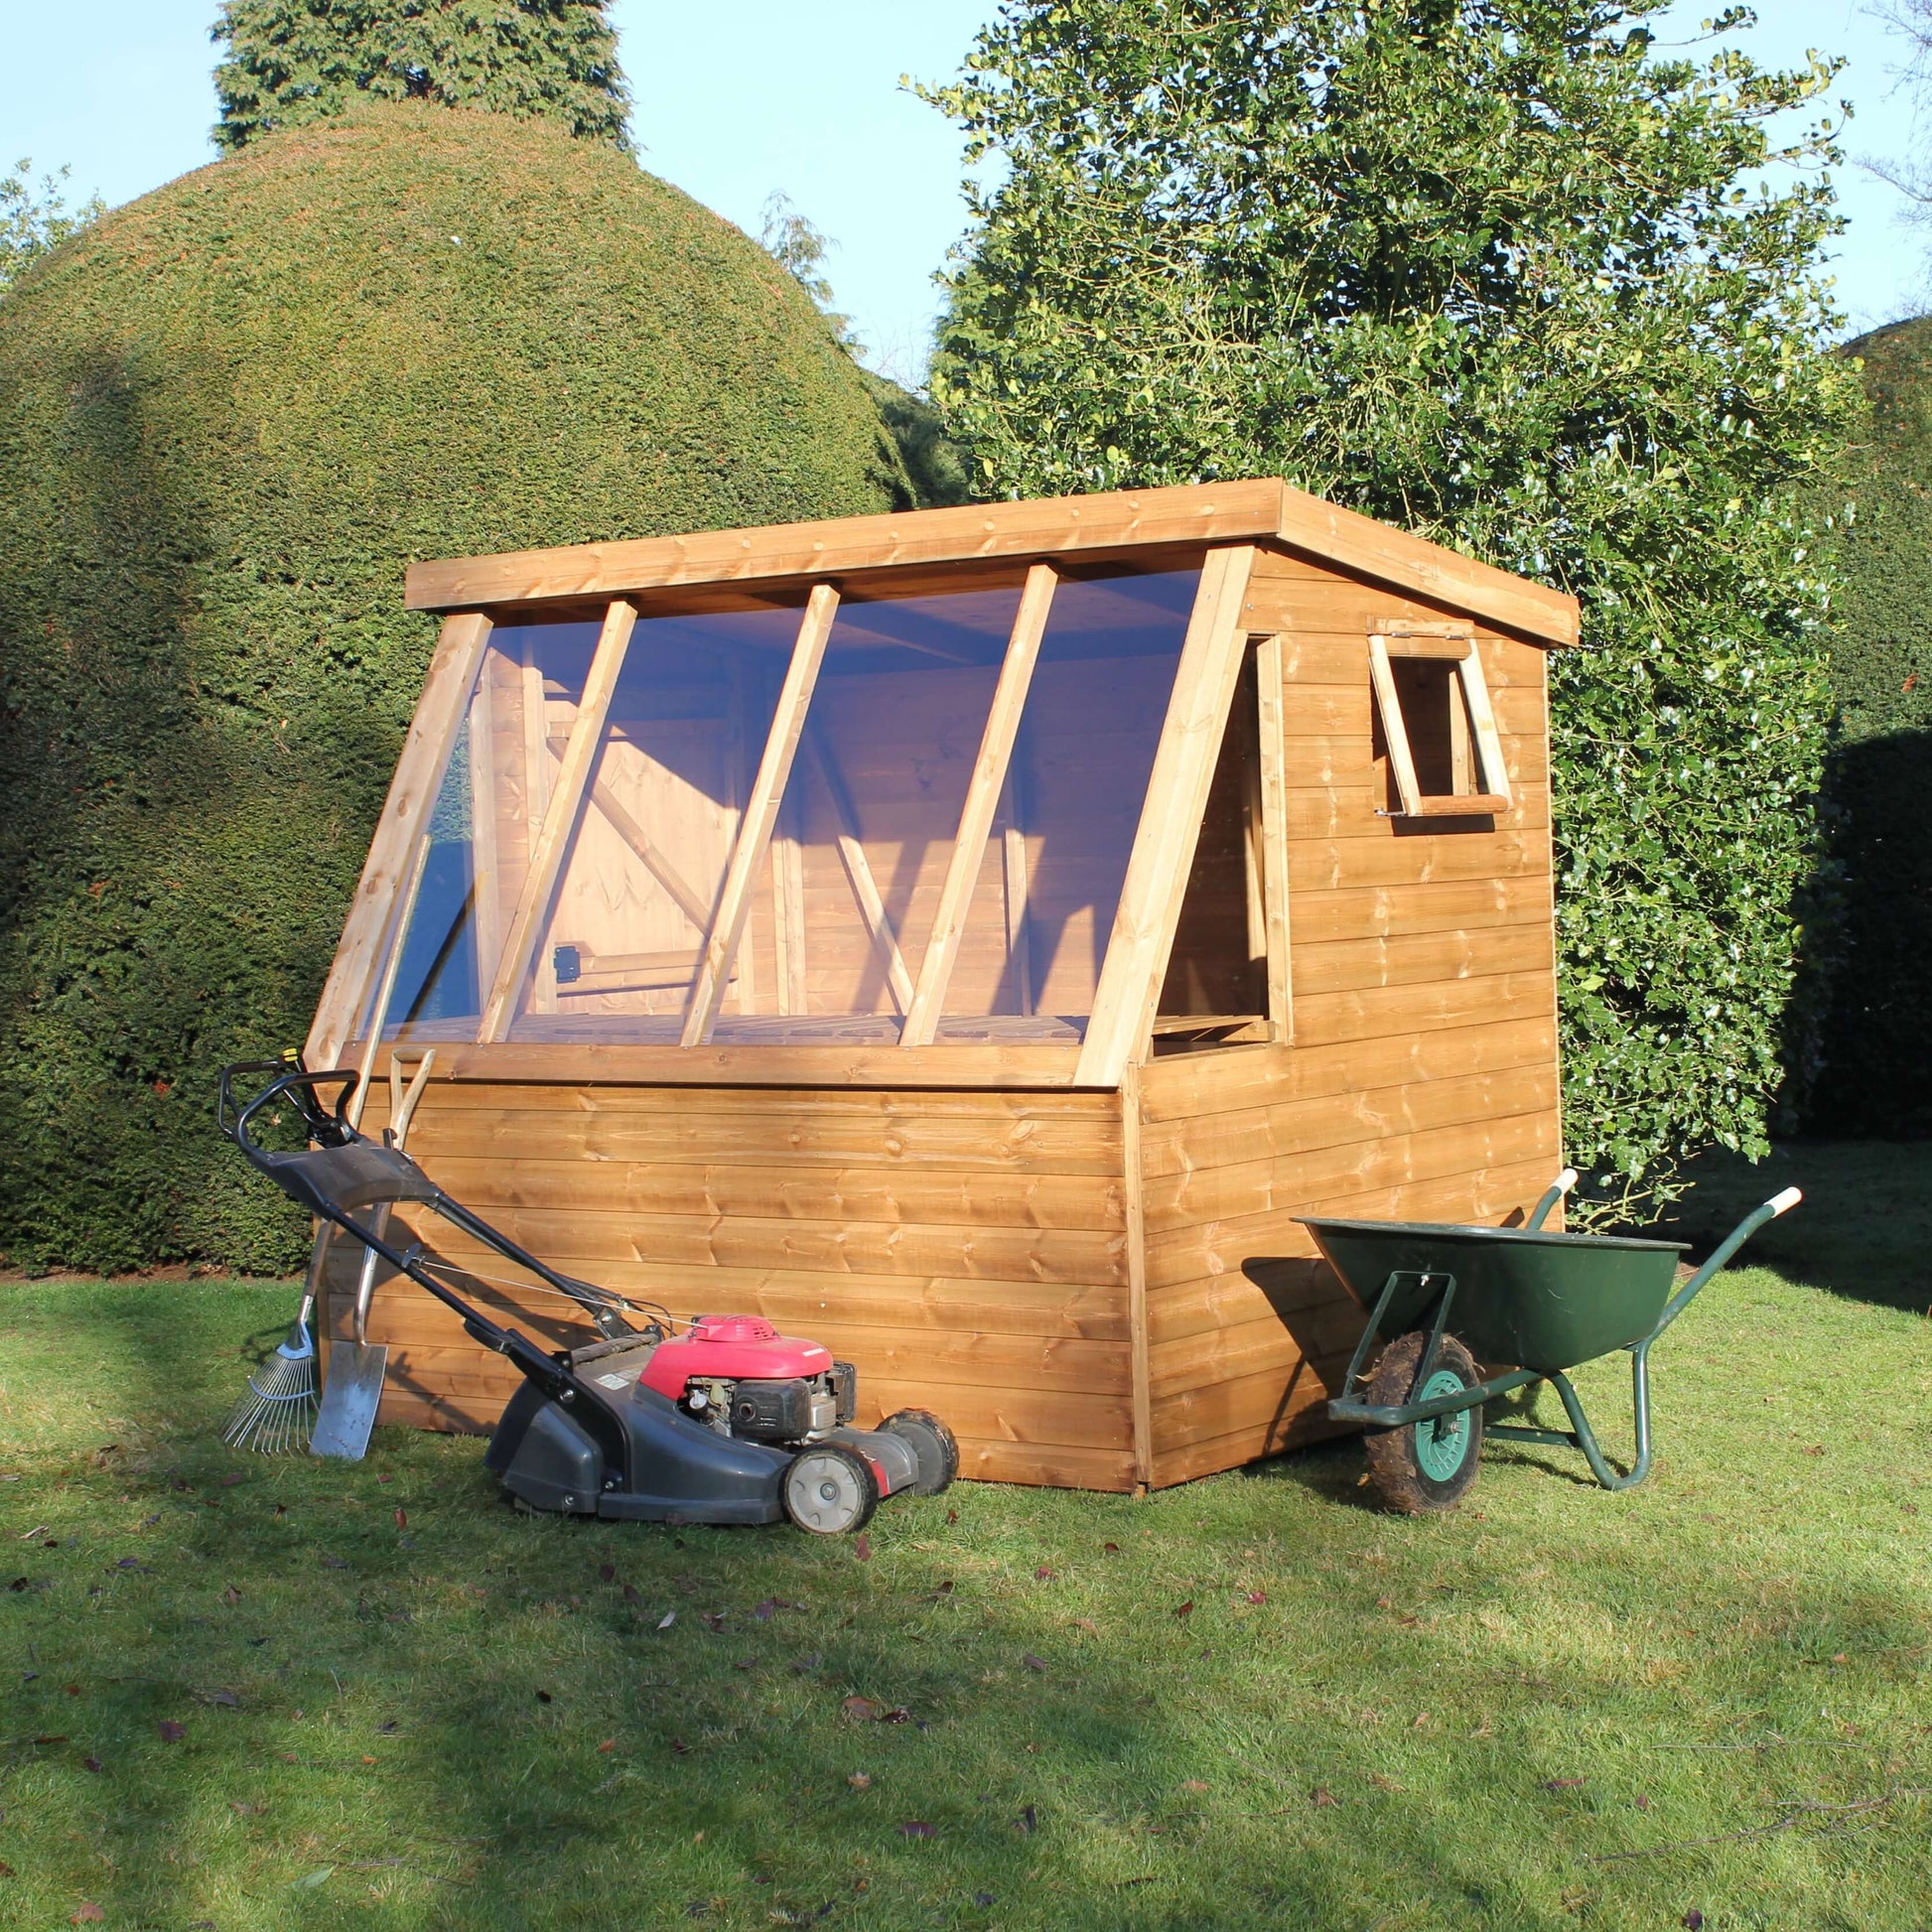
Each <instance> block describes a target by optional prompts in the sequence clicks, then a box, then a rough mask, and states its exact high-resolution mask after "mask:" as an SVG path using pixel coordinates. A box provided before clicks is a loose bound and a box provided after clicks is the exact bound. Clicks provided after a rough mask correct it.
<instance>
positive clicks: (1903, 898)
mask: <svg viewBox="0 0 1932 1932" xmlns="http://www.w3.org/2000/svg"><path fill="white" fill-rule="evenodd" d="M1845 353H1846V354H1847V355H1848V356H1852V357H1855V358H1857V359H1858V360H1860V361H1862V362H1863V374H1864V386H1865V394H1866V396H1867V398H1868V399H1869V401H1870V404H1871V418H1872V437H1871V442H1870V444H1869V446H1868V448H1867V450H1866V451H1865V452H1863V462H1862V464H1861V469H1862V471H1863V476H1862V478H1861V480H1860V483H1859V486H1858V489H1857V495H1858V515H1857V518H1856V520H1855V521H1854V523H1853V525H1852V528H1851V531H1850V536H1849V541H1848V543H1847V547H1846V556H1845V579H1846V582H1845V589H1844V590H1843V592H1842V593H1841V595H1840V598H1839V606H1838V625H1837V628H1836V633H1835V635H1834V638H1833V642H1832V695H1833V697H1834V699H1835V700H1836V702H1837V706H1838V714H1839V738H1838V743H1837V746H1836V749H1835V750H1834V753H1833V756H1832V761H1831V768H1830V774H1829V786H1830V797H1831V800H1832V806H1833V811H1834V819H1835V824H1834V847H1835V857H1836V860H1837V873H1838V879H1837V886H1838V890H1839V892H1840V893H1841V895H1842V906H1841V918H1842V923H1841V926H1840V932H1839V938H1838V943H1837V946H1836V948H1835V954H1836V956H1835V959H1834V961H1833V968H1832V976H1831V996H1830V1002H1829V1005H1828V1007H1827V1009H1826V1014H1825V1020H1824V1026H1823V1032H1822V1037H1821V1039H1820V1041H1819V1056H1820V1062H1821V1064H1820V1070H1819V1074H1818V1078H1817V1081H1816V1083H1815V1085H1814V1087H1813V1089H1812V1093H1811V1097H1810V1101H1809V1105H1808V1107H1807V1109H1806V1114H1805V1121H1806V1125H1807V1126H1808V1127H1810V1128H1811V1129H1812V1130H1813V1131H1815V1132H1818V1133H1822V1134H1832V1135H1845V1134H1877V1135H1891V1134H1911V1135H1917V1134H1924V1133H1928V1132H1932V830H1929V829H1928V826H1927V823H1926V815H1925V801H1926V795H1927V784H1928V778H1932V320H1923V321H1916V322H1901V323H1894V324H1892V325H1891V326H1890V327H1889V328H1886V329H1879V330H1876V331H1874V332H1873V333H1872V334H1871V335H1868V336H1864V337H1862V338H1861V339H1860V340H1859V341H1857V342H1855V343H1852V344H1849V345H1847V347H1846V350H1845Z"/></svg>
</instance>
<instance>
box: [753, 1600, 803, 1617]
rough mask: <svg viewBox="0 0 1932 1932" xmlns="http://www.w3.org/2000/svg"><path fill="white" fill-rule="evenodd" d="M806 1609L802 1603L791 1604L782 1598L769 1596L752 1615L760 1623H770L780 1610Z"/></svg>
mask: <svg viewBox="0 0 1932 1932" xmlns="http://www.w3.org/2000/svg"><path fill="white" fill-rule="evenodd" d="M804 1607H805V1606H804V1604H802V1603H789V1602H787V1601H786V1600H785V1599H784V1598H783V1597H782V1596H767V1597H766V1598H765V1599H764V1601H763V1602H762V1603H759V1604H758V1605H757V1606H756V1607H755V1608H754V1609H753V1611H752V1614H753V1615H754V1616H755V1617H757V1618H758V1620H759V1622H760V1623H769V1622H770V1621H771V1619H772V1618H773V1617H774V1616H776V1615H777V1613H778V1612H779V1611H780V1610H802V1609H803V1608H804Z"/></svg>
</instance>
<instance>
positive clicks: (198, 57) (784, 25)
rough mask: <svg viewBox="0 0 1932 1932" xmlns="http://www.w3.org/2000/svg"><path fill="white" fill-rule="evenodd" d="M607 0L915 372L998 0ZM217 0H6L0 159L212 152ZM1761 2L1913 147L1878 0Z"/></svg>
mask: <svg viewBox="0 0 1932 1932" xmlns="http://www.w3.org/2000/svg"><path fill="white" fill-rule="evenodd" d="M1717 10H1718V8H1717V0H1703V4H1697V3H1696V0H1689V3H1688V4H1682V3H1681V4H1680V5H1679V6H1678V7H1677V8H1676V9H1675V12H1674V14H1673V15H1672V16H1670V17H1669V18H1670V19H1672V20H1677V21H1681V22H1682V23H1687V24H1688V26H1689V29H1690V31H1691V32H1693V33H1694V32H1695V31H1696V25H1697V22H1698V20H1699V19H1700V17H1702V16H1705V15H1708V14H1711V13H1713V12H1716V11H1717ZM613 11H614V15H615V18H616V20H617V23H618V26H619V28H620V31H621V35H622V43H621V57H622V60H623V65H624V68H625V70H626V71H627V73H628V74H629V76H630V83H631V87H632V90H633V92H634V93H635V96H636V102H637V106H636V118H635V133H636V138H637V141H638V144H639V147H640V150H641V157H642V160H643V163H644V165H645V166H646V167H647V168H649V169H650V170H651V171H652V172H653V173H654V174H658V175H662V176H663V177H665V178H666V179H667V180H669V181H672V182H675V183H676V184H677V185H678V186H679V187H680V188H682V189H684V190H686V191H687V192H688V193H689V194H692V195H695V196H696V197H697V198H698V200H700V201H701V202H704V203H706V204H708V205H709V206H710V207H714V208H716V209H717V210H718V211H719V212H720V213H721V214H724V215H726V216H727V217H728V218H730V219H731V220H733V221H736V222H737V223H738V224H739V225H740V226H741V227H745V228H748V229H750V230H751V231H752V232H754V233H756V232H757V229H758V224H759V209H760V207H761V206H762V205H763V202H764V199H765V197H766V196H767V195H768V194H770V193H771V191H772V190H773V189H781V190H783V191H784V192H785V193H786V194H788V195H789V196H790V197H791V199H792V200H793V202H794V203H796V204H797V206H798V207H799V208H800V209H801V210H802V211H803V212H804V213H805V214H806V215H808V216H809V217H810V218H811V219H812V220H813V221H814V222H816V223H817V225H818V226H819V227H820V228H821V229H823V230H824V231H825V233H826V234H828V235H830V236H831V237H832V238H833V239H834V240H835V241H836V242H837V243H838V247H837V250H836V252H835V253H834V254H833V255H832V256H831V258H830V260H829V262H828V264H827V266H828V269H829V272H830V275H831V279H832V283H833V286H834V288H835V290H836V292H837V296H838V299H839V305H840V307H842V308H844V309H846V310H847V311H849V312H850V313H851V314H852V316H853V317H854V319H855V321H856V323H857V325H858V329H859V333H860V335H861V336H862V337H863V338H864V340H865V342H866V343H867V345H868V346H869V348H870V350H871V354H872V359H873V360H874V361H875V362H878V363H879V364H881V365H882V366H884V367H886V368H888V369H889V371H890V372H892V373H894V374H897V375H898V376H900V377H901V378H910V379H913V380H916V379H917V377H918V375H919V373H920V369H921V366H922V363H923V358H924V350H925V345H926V341H927V332H928V328H929V325H930V319H931V315H932V310H933V306H934V299H935V298H934V294H933V290H932V284H931V276H932V272H933V270H934V269H935V268H936V267H937V266H938V265H939V263H940V261H941V260H942V259H943V257H944V255H945V252H946V250H947V248H948V247H949V246H950V245H951V244H952V243H953V242H954V241H955V240H956V239H957V238H958V235H959V233H960V230H961V228H962V226H963V224H964V212H963V208H962V205H961V203H960V200H959V193H958V182H959V172H960V169H959V143H958V139H957V137H956V136H955V134H954V132H953V130H952V128H951V127H950V125H949V124H948V123H947V122H946V121H945V120H944V119H943V118H942V117H941V116H940V115H938V114H937V113H936V112H934V111H933V110H932V109H931V108H929V107H927V106H925V105H924V104H923V103H922V102H920V101H918V100H916V99H914V98H912V97H911V96H910V95H908V94H906V93H905V92H903V91H902V90H901V89H900V87H899V84H898V79H899V75H900V74H901V73H911V74H913V75H915V76H917V77H921V78H931V79H939V78H945V77H947V76H949V75H950V74H951V73H952V72H953V71H954V70H955V69H957V68H958V66H959V63H960V60H961V57H962V56H963V55H964V53H965V51H966V50H967V48H968V47H969V45H970V44H971V41H972V37H973V34H974V31H975V30H976V28H977V27H978V26H979V25H980V24H981V23H982V22H983V21H985V20H986V19H988V18H990V17H991V15H992V14H993V12H994V11H995V8H994V4H993V0H711V4H709V5H691V4H688V0H686V3H683V4H671V3H670V0H617V4H616V6H615V7H614V10H613ZM213 13H214V4H213V0H90V4H87V5H86V6H84V7H82V8H78V9H63V8H58V7H49V6H48V5H47V4H46V0H0V165H5V164H8V163H11V162H12V161H13V160H14V159H15V158H16V157H18V156H20V155H31V156H32V157H33V159H34V162H35V165H36V169H37V170H40V169H48V168H56V167H59V166H61V165H63V164H66V165H68V166H69V167H70V168H71V169H72V187H73V189H74V190H75V191H76V194H77V196H78V197H84V196H86V195H88V194H91V193H94V192H98V193H99V194H100V195H101V196H103V197H104V198H105V199H106V200H107V201H108V202H109V203H119V202H123V201H127V200H130V199H131V198H132V197H134V196H137V195H141V194H144V193H145V192H146V191H147V190H149V189H151V188H155V187H158V186H159V185H160V184H161V183H162V182H165V181H168V180H170V179H172V178H173V177H174V176H176V175H179V174H182V173H185V172H186V171H187V170H188V169H191V168H196V167H200V166H201V165H203V164H204V163H205V162H207V161H208V160H209V159H211V158H212V150H211V149H210V147H209V145H208V139H207V129H208V125H209V123H210V122H211V121H212V120H213V118H214V97H213V89H212V87H211V85H210V82H209V73H210V70H211V69H212V67H213V61H214V50H213V48H212V47H211V46H210V44H209V42H208V39H207V23H208V21H209V20H210V19H211V18H212V16H213ZM1759 20H1760V25H1759V27H1758V29H1757V31H1756V32H1754V33H1752V34H1749V35H1745V36H1742V37H1740V38H1739V44H1740V45H1742V46H1744V47H1746V48H1748V49H1749V50H1750V51H1751V52H1752V53H1753V54H1754V55H1756V56H1757V57H1758V58H1759V59H1760V60H1762V61H1765V62H1767V63H1768V62H1783V61H1796V60H1800V59H1802V57H1803V54H1804V51H1805V49H1806V48H1807V47H1819V48H1821V49H1824V50H1826V51H1829V52H1836V53H1840V54H1844V55H1846V56H1848V57H1849V65H1848V67H1847V69H1846V71H1845V73H1844V75H1843V76H1842V77H1841V80H1840V83H1839V87H1838V89H1837V91H1838V92H1840V93H1843V94H1845V95H1848V96H1849V97H1850V98H1851V99H1852V101H1853V103H1854V105H1855V107H1856V109H1857V118H1856V119H1855V121H1854V123H1853V125H1852V128H1851V130H1850V134H1849V137H1848V146H1849V147H1850V149H1851V150H1852V152H1853V153H1854V154H1855V155H1856V154H1863V153H1876V154H1884V155H1898V154H1901V153H1904V152H1906V151H1907V150H1908V149H1909V148H1910V147H1911V146H1912V144H1913V138H1914V129H1913V117H1912V111H1911V108H1910V104H1909V102H1908V101H1907V100H1906V99H1905V97H1904V96H1903V95H1902V93H1900V92H1899V91H1898V90H1897V89H1896V87H1895V85H1894V80H1893V73H1892V69H1895V67H1896V66H1897V64H1898V62H1899V60H1900V58H1901V50H1900V48H1899V46H1898V44H1897V43H1896V42H1895V41H1894V40H1893V39H1891V38H1890V37H1889V36H1888V35H1887V34H1886V33H1885V31H1884V30H1883V28H1882V26H1881V25H1880V23H1879V22H1878V21H1877V20H1875V19H1874V18H1873V17H1872V15H1871V13H1870V11H1869V8H1868V6H1867V5H1866V4H1865V0H1763V4H1762V5H1761V6H1760V8H1759ZM1929 131H1932V130H1929ZM1840 190H1841V194H1842V197H1843V200H1844V203H1845V206H1846V209H1847V212H1848V213H1849V214H1850V216H1851V221H1852V226H1851V231H1850V233H1849V234H1848V235H1847V237H1846V239H1845V241H1844V243H1843V245H1842V248H1841V251H1840V258H1839V261H1838V264H1837V269H1838V275H1839V294H1840V300H1841V303H1842V305H1843V306H1844V307H1845V309H1846V310H1847V311H1848V313H1849V316H1850V319H1851V323H1852V326H1853V327H1854V328H1855V329H1863V328H1869V327H1871V326H1873V325H1874V324H1876V323H1879V322H1886V321H1890V320H1892V319H1893V318H1894V317H1896V316H1899V315H1903V314H1908V313H1914V312H1916V311H1917V310H1918V309H1920V308H1923V307H1932V290H1929V289H1928V279H1927V270H1926V251H1927V246H1928V244H1932V231H1928V232H1926V233H1918V232H1914V231H1911V230H1907V229H1905V228H1903V227H1901V226H1900V224H1899V221H1898V218H1897V217H1898V214H1899V211H1900V208H1901V206H1902V204H1901V199H1900V197H1899V196H1898V195H1897V194H1896V193H1895V192H1894V191H1893V190H1891V189H1889V188H1887V187H1884V186H1883V185H1881V184H1879V183H1877V182H1875V181H1872V180H1871V179H1869V178H1868V177H1866V176H1864V175H1863V174H1862V173H1861V172H1860V171H1859V170H1858V169H1857V168H1856V167H1848V168H1847V169H1845V170H1844V171H1843V172H1842V174H1841V177H1840Z"/></svg>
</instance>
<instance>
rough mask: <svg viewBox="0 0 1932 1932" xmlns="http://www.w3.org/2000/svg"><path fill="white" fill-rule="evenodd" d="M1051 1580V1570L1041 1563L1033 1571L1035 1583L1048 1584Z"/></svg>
mask: <svg viewBox="0 0 1932 1932" xmlns="http://www.w3.org/2000/svg"><path fill="white" fill-rule="evenodd" d="M1052 1581H1053V1572H1052V1571H1050V1570H1048V1569H1047V1567H1046V1566H1045V1565H1044V1564H1043V1563H1042V1564H1041V1565H1040V1566H1039V1568H1038V1569H1037V1570H1035V1572H1034V1582H1035V1583H1036V1584H1050V1583H1051V1582H1052Z"/></svg>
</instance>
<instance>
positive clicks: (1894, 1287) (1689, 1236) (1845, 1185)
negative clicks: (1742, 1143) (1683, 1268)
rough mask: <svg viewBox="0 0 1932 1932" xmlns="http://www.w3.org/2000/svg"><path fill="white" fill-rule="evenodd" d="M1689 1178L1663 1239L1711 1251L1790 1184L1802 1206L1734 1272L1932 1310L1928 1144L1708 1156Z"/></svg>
mask: <svg viewBox="0 0 1932 1932" xmlns="http://www.w3.org/2000/svg"><path fill="white" fill-rule="evenodd" d="M1688 1177H1689V1178H1690V1180H1691V1182H1692V1187H1691V1191H1690V1192H1689V1193H1688V1194H1687V1195H1685V1197H1684V1198H1683V1199H1682V1200H1680V1201H1678V1202H1677V1203H1676V1205H1675V1206H1674V1207H1673V1208H1672V1209H1671V1210H1670V1211H1669V1212H1668V1213H1667V1214H1666V1216H1665V1217H1664V1219H1663V1220H1661V1221H1660V1222H1659V1223H1658V1224H1657V1225H1656V1228H1655V1230H1654V1232H1655V1233H1656V1235H1657V1237H1658V1238H1659V1239H1660V1240H1665V1241H1688V1242H1689V1243H1691V1245H1692V1248H1693V1250H1694V1252H1696V1253H1698V1254H1704V1253H1708V1252H1709V1251H1710V1250H1711V1249H1712V1248H1714V1247H1715V1246H1716V1245H1717V1244H1718V1242H1719V1241H1721V1240H1722V1239H1723V1238H1724V1236H1725V1234H1727V1233H1728V1232H1729V1231H1730V1229H1731V1228H1732V1227H1733V1226H1734V1225H1735V1224H1736V1223H1737V1222H1738V1221H1739V1220H1740V1219H1742V1218H1743V1216H1744V1215H1745V1214H1746V1213H1748V1212H1749V1211H1750V1209H1751V1208H1753V1207H1755V1206H1756V1205H1757V1204H1758V1202H1760V1201H1763V1200H1767V1199H1769V1198H1770V1196H1771V1195H1772V1194H1774V1193H1776V1192H1778V1191H1779V1189H1780V1188H1784V1187H1789V1186H1793V1185H1796V1186H1799V1187H1802V1188H1803V1189H1804V1191H1805V1198H1804V1200H1803V1202H1802V1203H1801V1204H1800V1205H1799V1206H1798V1207H1796V1208H1794V1209H1793V1210H1792V1211H1791V1212H1790V1213H1789V1214H1786V1215H1784V1216H1782V1217H1781V1218H1780V1219H1778V1220H1776V1221H1773V1222H1772V1223H1771V1225H1770V1226H1769V1227H1767V1228H1764V1229H1761V1230H1760V1231H1759V1232H1758V1234H1757V1235H1756V1236H1754V1237H1753V1239H1752V1241H1751V1244H1750V1246H1749V1247H1748V1248H1747V1249H1745V1251H1744V1253H1743V1254H1742V1255H1741V1256H1740V1257H1739V1263H1740V1265H1742V1266H1747V1267H1763V1268H1775V1269H1776V1270H1777V1271H1778V1272H1779V1273H1780V1274H1782V1275H1784V1276H1785V1277H1786V1278H1787V1279H1788V1280H1791V1281H1798V1282H1803V1283H1805V1284H1806V1285H1807V1286H1808V1287H1811V1288H1822V1289H1826V1290H1828V1291H1829V1292H1830V1293H1832V1294H1834V1295H1842V1296H1846V1297H1849V1298H1850V1299H1852V1300H1855V1301H1860V1302H1869V1303H1871V1304H1873V1305H1874V1306H1876V1307H1879V1308H1888V1309H1902V1310H1904V1311H1907V1312H1908V1313H1912V1314H1925V1313H1927V1312H1928V1311H1932V1142H1924V1141H1919V1142H1892V1141H1783V1142H1780V1143H1779V1144H1778V1145H1777V1146H1776V1147H1775V1148H1773V1149H1772V1151H1771V1154H1770V1156H1769V1158H1768V1159H1767V1160H1764V1161H1761V1162H1757V1163H1752V1162H1748V1161H1745V1160H1743V1159H1742V1158H1741V1157H1739V1156H1737V1155H1732V1154H1726V1153H1724V1152H1723V1151H1718V1152H1714V1153H1712V1154H1708V1155H1705V1156H1703V1157H1702V1158H1701V1159H1700V1160H1698V1161H1697V1162H1695V1163H1694V1164H1693V1165H1692V1167H1691V1168H1690V1170H1689V1176H1688ZM1648 1231H1649V1230H1646V1232H1648ZM1715 1292H1717V1293H1722V1292H1723V1290H1722V1287H1721V1286H1720V1287H1718V1288H1717V1289H1716V1291H1715Z"/></svg>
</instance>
